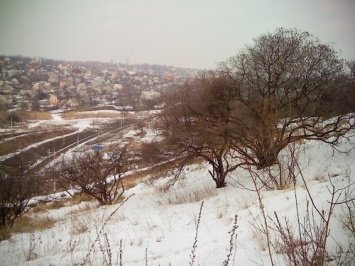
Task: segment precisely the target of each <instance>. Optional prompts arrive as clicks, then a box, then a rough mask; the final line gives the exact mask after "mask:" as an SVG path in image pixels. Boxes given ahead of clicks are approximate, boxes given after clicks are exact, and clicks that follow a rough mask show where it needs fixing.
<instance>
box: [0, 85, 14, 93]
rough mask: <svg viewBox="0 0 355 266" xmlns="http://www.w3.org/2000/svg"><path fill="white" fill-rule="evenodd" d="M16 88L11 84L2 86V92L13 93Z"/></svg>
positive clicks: (0, 89)
mask: <svg viewBox="0 0 355 266" xmlns="http://www.w3.org/2000/svg"><path fill="white" fill-rule="evenodd" d="M13 91H14V88H13V87H12V86H10V85H5V86H0V94H11V93H13Z"/></svg>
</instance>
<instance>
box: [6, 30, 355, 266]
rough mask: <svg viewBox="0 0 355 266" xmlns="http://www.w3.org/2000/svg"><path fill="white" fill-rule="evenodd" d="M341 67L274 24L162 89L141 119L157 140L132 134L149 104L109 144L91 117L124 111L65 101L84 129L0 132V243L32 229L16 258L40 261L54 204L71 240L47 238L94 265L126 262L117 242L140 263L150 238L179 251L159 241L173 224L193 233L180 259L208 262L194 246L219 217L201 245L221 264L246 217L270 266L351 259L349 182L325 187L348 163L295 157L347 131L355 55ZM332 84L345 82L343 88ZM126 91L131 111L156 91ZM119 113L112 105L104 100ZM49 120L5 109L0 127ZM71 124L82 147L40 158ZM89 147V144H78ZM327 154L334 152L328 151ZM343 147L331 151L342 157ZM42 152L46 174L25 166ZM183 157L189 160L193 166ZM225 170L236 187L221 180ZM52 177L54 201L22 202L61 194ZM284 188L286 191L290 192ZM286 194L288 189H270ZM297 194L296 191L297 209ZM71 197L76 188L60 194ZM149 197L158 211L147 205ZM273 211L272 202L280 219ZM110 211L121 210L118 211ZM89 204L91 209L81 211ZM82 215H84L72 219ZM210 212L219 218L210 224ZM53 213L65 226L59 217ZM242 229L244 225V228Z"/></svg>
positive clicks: (63, 140) (53, 224)
mask: <svg viewBox="0 0 355 266" xmlns="http://www.w3.org/2000/svg"><path fill="white" fill-rule="evenodd" d="M347 65H348V67H349V69H350V75H349V73H347V72H346V71H344V67H345V62H344V61H343V60H341V59H339V58H338V55H337V53H336V52H335V51H334V49H333V48H332V47H331V46H329V45H325V44H322V43H320V42H319V41H318V39H316V38H314V37H313V36H311V35H310V34H308V33H307V32H299V31H297V30H285V29H278V30H276V31H275V32H274V33H272V34H264V35H261V36H260V37H258V38H257V39H255V42H254V45H252V46H247V47H246V48H245V49H244V50H242V51H241V52H240V53H238V54H237V55H236V56H235V57H232V58H231V59H230V60H228V61H227V62H224V63H222V64H221V65H220V67H219V68H218V69H217V70H216V71H210V72H205V73H202V74H200V75H199V76H198V77H195V78H192V79H188V80H186V82H185V83H184V84H183V85H182V86H180V87H179V88H178V89H176V91H169V93H167V94H163V95H162V97H161V99H160V100H162V101H163V103H164V104H163V105H162V109H161V112H159V114H155V115H154V118H155V119H154V121H155V123H153V122H152V121H153V120H149V127H150V125H152V126H154V127H155V128H154V130H155V131H154V134H156V136H157V139H158V140H156V139H153V138H152V139H151V141H149V142H144V143H142V142H143V138H146V139H147V138H149V136H150V135H151V134H152V132H149V131H148V130H147V125H148V120H145V116H149V114H148V112H147V113H144V114H143V115H142V116H140V117H139V118H140V119H138V120H136V122H135V123H134V124H132V125H131V127H130V128H129V129H127V131H130V130H132V131H133V133H132V132H131V134H128V132H125V133H127V134H128V135H129V136H128V137H125V138H123V133H122V134H121V133H120V134H119V135H117V136H116V139H115V142H116V143H117V142H119V145H109V144H108V143H111V142H112V138H111V137H110V136H108V137H106V136H96V135H98V134H96V133H97V131H98V130H101V128H100V126H101V124H100V123H98V121H99V118H121V119H113V120H114V122H112V123H110V125H109V126H108V124H107V125H106V126H107V128H108V127H117V128H120V127H122V125H123V121H124V119H125V118H128V117H130V116H133V114H132V113H131V114H128V112H121V113H118V112H117V113H116V112H109V111H100V110H95V113H93V112H85V111H78V110H77V111H70V112H66V113H64V114H62V118H64V119H66V120H67V121H66V122H65V123H67V124H68V125H69V124H70V123H71V120H72V119H74V120H80V119H86V118H91V121H90V127H91V129H90V130H86V131H81V129H80V130H78V131H75V132H74V130H73V129H63V128H60V129H58V128H59V127H55V126H51V127H43V128H41V130H42V129H43V131H41V132H39V131H38V129H37V131H34V132H30V131H26V132H22V133H16V132H14V131H13V132H11V131H8V132H6V133H4V134H3V135H2V136H1V139H0V141H1V142H0V145H1V149H0V156H5V155H8V154H10V155H11V156H9V158H5V157H4V158H3V160H2V161H1V165H0V241H8V242H6V243H8V244H9V247H11V245H16V241H18V239H16V240H13V242H11V241H12V240H11V236H12V235H14V234H25V233H28V234H27V235H26V241H23V242H25V244H23V246H22V248H23V250H22V256H23V258H21V259H23V261H36V260H37V259H39V258H41V256H44V253H45V251H43V250H41V246H43V245H45V244H47V243H44V244H43V243H42V240H41V239H40V237H37V233H38V232H39V231H46V233H48V231H49V230H50V229H51V228H55V229H54V230H61V229H62V228H64V227H66V226H67V225H68V221H67V220H68V219H69V218H68V219H67V218H66V217H64V218H53V217H55V215H54V214H53V213H61V215H63V216H67V217H70V221H69V222H70V226H71V227H70V230H69V231H68V230H66V231H65V230H63V231H65V233H66V234H69V235H70V237H69V238H68V236H66V237H63V238H62V236H60V237H58V233H56V232H55V231H54V230H53V231H51V234H52V235H51V237H52V239H53V240H55V241H58V242H61V243H60V244H55V243H54V244H53V246H54V247H55V249H56V250H57V251H59V250H60V252H61V253H63V252H68V253H70V254H71V255H70V256H71V257H72V258H71V263H72V264H92V265H94V264H96V263H98V261H100V262H101V264H104V265H123V264H124V257H125V256H124V255H126V253H125V252H127V253H130V250H129V251H127V249H132V250H133V249H134V248H136V250H138V251H140V252H141V254H140V255H141V256H142V257H144V258H143V259H140V260H138V259H137V261H139V262H142V261H144V263H145V265H149V264H150V262H151V261H152V263H153V262H154V260H155V259H158V258H159V256H160V254H159V251H157V249H158V248H156V246H155V247H154V248H151V247H150V246H149V244H150V243H152V242H154V243H159V245H160V246H157V247H163V248H162V250H163V252H165V253H167V252H175V251H174V250H173V249H174V247H171V246H169V245H170V244H172V245H174V244H175V243H171V242H172V239H174V237H176V235H174V234H172V232H175V230H176V228H177V227H179V230H181V231H178V233H176V232H175V234H182V232H185V230H189V231H191V232H192V231H194V233H195V234H194V239H193V243H192V247H191V248H190V249H189V248H188V251H189V253H190V256H188V253H187V251H186V249H185V251H184V252H185V253H184V254H183V255H185V256H186V258H187V260H188V261H189V262H188V263H189V264H190V265H196V264H204V263H205V264H207V263H208V261H207V260H208V256H209V255H208V256H207V257H206V262H205V261H201V260H200V258H199V256H198V251H199V250H200V248H201V250H202V249H203V248H205V247H204V246H203V245H200V243H207V242H208V243H209V244H210V245H211V246H213V243H214V241H219V239H218V240H216V239H215V238H213V237H216V235H217V234H214V232H213V231H214V230H217V229H219V227H226V226H227V227H229V226H231V231H230V232H229V234H228V237H227V236H226V235H227V234H225V235H224V236H223V237H224V239H225V245H224V246H223V245H220V243H218V246H216V247H213V248H214V250H213V251H210V252H211V254H217V253H222V252H225V253H226V256H225V257H224V258H225V259H224V260H221V261H219V263H221V264H222V263H223V265H230V264H232V262H233V264H234V262H235V261H238V258H236V254H237V252H238V250H237V230H238V228H239V226H240V227H243V230H240V231H239V230H238V234H242V238H241V239H242V240H241V241H244V240H246V239H248V238H253V239H254V240H255V241H256V245H257V251H265V252H264V253H263V255H265V254H266V255H267V256H268V257H269V258H268V259H269V263H270V264H271V265H276V262H277V259H278V258H276V257H277V256H279V254H281V255H282V256H284V258H285V260H286V262H287V263H289V264H290V265H301V264H302V265H326V264H327V263H328V262H330V261H332V263H333V262H336V265H342V264H345V265H347V263H348V264H350V262H351V261H353V259H354V258H355V246H354V244H353V242H354V238H355V234H354V231H355V230H354V228H355V219H354V217H355V214H354V208H355V206H354V204H355V198H354V195H353V194H354V193H353V192H354V182H353V180H352V181H351V182H349V183H348V184H347V185H346V186H345V187H344V186H343V187H340V188H338V187H337V186H336V185H335V184H334V183H333V180H335V181H336V182H338V183H337V185H338V186H341V185H343V184H344V180H343V178H344V176H345V177H347V178H349V177H350V176H351V175H352V173H351V170H350V166H348V168H349V169H347V170H346V173H345V174H343V173H342V172H341V173H339V174H338V172H336V174H333V173H332V174H330V173H327V172H326V171H324V172H322V171H323V169H316V170H315V169H310V170H309V173H308V174H309V177H308V179H306V178H305V176H304V173H305V167H304V168H303V167H301V163H300V162H299V158H300V157H301V156H302V151H301V147H302V145H304V144H305V143H306V141H308V140H316V141H319V143H327V144H331V145H337V144H341V141H340V140H342V137H343V136H348V135H347V134H348V132H349V131H350V130H353V129H354V115H353V114H347V112H351V111H353V110H354V109H353V107H352V105H353V102H352V101H351V100H349V99H348V100H346V99H345V98H346V97H345V96H344V92H346V93H351V92H352V91H353V88H354V86H353V83H354V82H353V76H354V71H353V70H354V69H353V68H354V62H348V64H347ZM77 71H78V70H77ZM342 86H344V89H340V88H343V87H342ZM121 89H122V88H121ZM125 90H127V91H126V92H125V94H127V95H126V96H127V97H126V96H125V97H126V98H122V99H120V101H121V103H122V109H123V110H125V108H126V107H123V105H124V106H126V105H127V106H128V105H132V106H133V105H134V106H135V107H134V108H136V110H140V108H141V107H142V106H141V105H142V104H145V105H146V106H149V105H151V106H153V105H154V104H153V102H155V100H154V101H151V102H149V101H148V100H144V101H143V100H142V101H141V100H140V99H139V97H140V95H139V93H137V91H136V88H135V89H134V90H133V89H132V92H128V89H127V88H125ZM41 94H43V95H42V96H45V95H44V93H41ZM122 95H123V93H122ZM351 95H352V94H351ZM128 96H129V97H128ZM91 100H92V99H91ZM92 101H93V100H92ZM91 104H93V103H91ZM116 109H117V106H115V107H112V110H116ZM49 117H50V114H49V113H45V112H31V113H30V112H28V113H26V112H16V113H10V114H9V113H5V112H3V111H1V112H0V123H6V124H8V123H9V121H10V122H11V123H20V122H22V121H26V120H42V119H48V118H49ZM98 128H100V129H98ZM27 130H28V129H27ZM117 132H118V131H117ZM69 133H71V134H69ZM79 134H80V137H84V136H88V135H91V134H92V135H95V137H94V138H93V139H91V140H90V141H86V142H85V143H81V144H80V145H77V146H81V147H80V148H81V149H76V150H75V151H74V150H71V151H70V152H69V153H68V154H62V155H63V156H59V155H60V154H59V153H58V154H56V156H57V155H58V156H57V158H56V159H55V160H54V156H53V158H52V157H51V158H49V157H46V155H49V154H55V152H56V151H57V150H61V149H64V148H65V147H66V146H67V144H68V143H75V142H76V141H77V144H79V141H78V139H79ZM351 138H352V136H351V137H349V139H348V141H349V143H352V142H351V141H350V139H351ZM141 140H142V141H141ZM102 142H105V144H104V146H105V149H104V150H102V148H103V147H104V146H101V145H97V143H102ZM39 143H40V144H39ZM92 145H96V146H95V148H96V149H97V150H93V149H90V148H88V147H89V146H92ZM351 149H354V147H351ZM65 151H67V147H66V150H65ZM337 152H338V151H337V150H336V149H334V150H333V155H332V156H334V154H335V153H337ZM351 152H353V150H350V151H348V152H347V153H345V152H343V151H340V152H339V154H340V153H341V154H342V155H344V156H348V155H347V154H350V153H351ZM63 153H64V152H63ZM43 160H44V161H45V160H48V162H46V163H50V164H48V165H47V168H46V169H47V172H46V176H45V177H46V178H43V175H42V174H43V172H40V171H38V172H37V171H36V169H35V170H33V171H30V169H32V168H31V166H32V165H35V164H37V163H39V162H40V161H43ZM10 166H11V167H10ZM190 167H191V168H193V167H195V169H193V170H191V171H190ZM18 169H20V171H19V170H18ZM176 169H177V170H176ZM339 169H341V167H339ZM352 169H353V168H352ZM174 170H175V171H174ZM339 171H341V170H339ZM15 173H18V174H15ZM192 173H193V174H192ZM315 173H316V174H315ZM34 175H35V177H36V179H34V178H33V176H34ZM206 175H207V176H210V177H211V178H212V180H209V181H210V183H209V182H207V180H206V179H205V178H203V177H204V176H206ZM326 175H328V179H327V178H326ZM200 176H202V177H201V178H200ZM229 176H232V178H233V179H234V180H233V181H235V184H237V185H236V186H234V187H232V186H229V187H227V188H225V187H226V186H227V183H228V182H229V179H228V178H227V177H229ZM192 178H195V180H191V179H192ZM351 178H352V179H353V177H351ZM308 182H313V183H312V184H315V186H319V187H317V189H316V190H315V191H316V192H314V191H311V189H310V187H309V186H308ZM38 183H39V184H40V187H41V192H40V193H39V190H38V186H37V185H38ZM138 184H139V185H140V186H137V185H138ZM197 184H198V185H197ZM56 185H60V186H61V188H62V189H63V190H64V191H62V192H60V193H58V194H56V196H55V197H56V198H55V200H54V198H52V199H51V198H47V199H46V200H47V201H48V202H47V203H46V204H39V203H34V204H33V205H31V206H30V205H29V202H30V199H31V197H32V196H33V195H34V193H37V194H41V195H43V194H48V193H49V191H52V190H53V191H55V192H58V189H57V187H56ZM52 186H53V187H54V188H56V189H54V188H53V187H52ZM136 186H137V187H136ZM240 187H242V188H243V189H241V188H240ZM132 188H133V189H132ZM215 188H224V189H218V190H216V189H215ZM326 188H328V192H329V195H328V196H329V197H328V198H327V199H326V200H323V199H322V206H321V207H320V206H319V205H318V204H317V203H316V202H315V201H314V199H315V197H316V193H323V191H324V190H325V189H326ZM128 189H132V190H131V191H133V190H134V193H135V192H136V191H135V190H136V189H137V191H139V192H141V193H142V195H141V196H140V195H137V196H138V197H139V199H138V200H137V201H136V202H134V204H132V205H129V206H127V208H125V206H124V204H126V203H127V200H128V199H130V198H131V197H133V195H135V194H134V193H133V192H132V193H130V194H129V195H128V197H126V198H124V197H123V196H124V192H126V191H127V190H128ZM246 190H249V192H250V193H251V194H253V199H256V201H255V200H253V199H251V198H249V197H248V195H250V194H248V195H247V194H244V192H245V191H246ZM275 190H279V191H275ZM281 190H283V191H281ZM231 191H233V192H231ZM292 192H294V199H293V198H292V197H290V194H287V193H292ZM239 193H240V194H241V195H242V196H240V195H239ZM282 193H285V194H284V195H286V194H287V196H285V197H283V198H282V197H280V196H278V197H277V195H283V194H282ZM301 193H303V195H305V197H306V200H304V202H305V204H306V205H305V206H306V208H305V213H304V215H302V214H301V212H302V211H301V206H302V205H301V204H300V202H301V201H302V200H303V199H301V197H300V196H299V194H301ZM68 194H69V195H70V196H71V197H72V198H70V199H66V198H65V197H66V196H67V195H68ZM246 195H247V196H246ZM270 195H272V196H270ZM341 196H343V198H342V197H341ZM61 197H63V199H62V200H59V199H60V198H61ZM241 197H243V198H242V199H243V202H242V204H240V206H239V205H238V204H236V202H238V203H240V199H241ZM272 197H275V198H276V199H277V200H280V199H281V198H282V199H283V200H285V202H287V203H288V202H290V203H289V204H288V205H287V206H286V204H285V203H284V202H281V200H280V205H283V204H284V206H283V208H285V209H286V208H287V211H284V210H282V208H279V206H278V204H279V202H275V203H274V202H272V204H270V202H271V201H270V199H273V198H272ZM229 198H231V199H229ZM293 200H294V202H293ZM94 201H96V203H93V202H94ZM34 202H37V201H34ZM302 203H303V202H302ZM79 204H80V205H79ZM115 204H116V206H115ZM154 204H155V205H154ZM140 205H142V206H143V207H140ZM150 205H152V206H155V208H156V209H157V210H154V214H151V212H152V209H149V207H150ZM197 205H199V206H200V209H199V213H198V215H196V213H195V212H194V213H190V210H191V208H190V207H191V206H195V207H196V206H197ZM290 206H292V207H291V208H290ZM338 206H339V208H340V209H341V210H342V211H343V213H342V215H341V216H339V215H338V213H337V212H336V207H338ZM30 207H31V208H32V210H31V211H29V209H30ZM327 207H328V208H327ZM173 208H174V210H173V211H172V210H171V209H173ZM272 208H279V209H280V212H282V213H283V214H285V217H281V215H280V214H279V212H277V211H273V210H271V209H272ZM119 209H124V210H123V211H122V213H119V212H118V210H119ZM289 209H292V210H290V211H289ZM155 211H156V212H155ZM202 211H203V214H202ZM237 211H238V215H239V212H242V215H240V216H239V220H237V215H235V213H236V212H237ZM292 211H294V213H292ZM91 212H95V215H96V216H97V217H98V218H96V217H95V218H94V219H93V217H94V216H93V215H92V216H89V215H90V213H91ZM107 213H108V214H107ZM272 213H273V214H274V215H273V217H271V216H272ZM84 215H88V216H85V218H82V217H84ZM205 216H206V218H205ZM211 217H213V218H216V220H213V222H211V221H210V220H211ZM222 218H223V219H222ZM90 219H93V220H95V221H94V222H92V221H88V220H90ZM248 219H249V220H248ZM334 219H339V224H341V227H342V233H344V232H345V233H344V234H345V235H346V236H347V237H348V240H347V242H346V241H345V242H343V243H338V242H337V241H338V239H337V238H336V237H334V235H332V234H331V231H330V229H331V222H333V221H334ZM222 220H223V221H222ZM58 221H61V222H63V223H62V224H60V225H58V224H59V223H58ZM237 222H238V223H239V222H240V225H239V224H237ZM248 222H249V223H248ZM121 226H122V228H121ZM248 226H249V227H248ZM117 227H119V228H118V229H117ZM160 227H161V228H160ZM250 227H251V228H252V230H247V229H248V228H250ZM244 229H246V230H244ZM138 231H142V232H138ZM176 231H177V230H176ZM206 231H207V232H208V234H211V236H210V235H208V240H206V239H204V238H205V236H203V237H201V236H200V234H205V232H206ZM343 231H344V232H343ZM191 232H189V233H190V235H191V234H192V233H191ZM221 232H222V230H220V232H219V233H220V234H222V233H221ZM239 232H240V233H239ZM116 233H117V235H115V234H116ZM56 234H57V235H56ZM59 234H61V232H60V233H59ZM210 237H211V239H209V238H210ZM218 237H220V236H218ZM81 238H83V239H81ZM84 238H85V239H84ZM227 238H228V239H227ZM333 238H334V239H333ZM64 239H65V240H64ZM238 239H239V236H238ZM79 240H80V241H81V240H83V243H80V241H79ZM62 241H63V242H62ZM329 241H333V242H334V243H333V246H336V248H337V249H336V252H333V253H332V252H330V249H329V248H328V247H327V243H329ZM64 242H65V243H64ZM14 243H15V244H14ZM240 244H242V245H243V242H241V243H240V242H238V247H239V245H240ZM170 250H172V251H170ZM58 253H59V252H58ZM79 253H80V254H84V257H83V258H82V257H80V255H78V254H79ZM180 253H181V252H180V251H179V255H180ZM138 255H139V254H136V256H138ZM181 257H183V256H181ZM263 259H265V257H263ZM80 260H81V261H80ZM150 260H151V261H150ZM19 261H20V259H19ZM79 261H80V262H79ZM137 261H134V262H137ZM185 261H186V259H185ZM33 263H35V262H33ZM159 263H160V262H159ZM169 263H170V262H169Z"/></svg>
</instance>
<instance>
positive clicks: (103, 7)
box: [0, 0, 355, 69]
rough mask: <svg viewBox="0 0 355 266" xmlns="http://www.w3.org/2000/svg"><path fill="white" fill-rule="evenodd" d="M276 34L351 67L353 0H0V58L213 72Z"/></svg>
mask: <svg viewBox="0 0 355 266" xmlns="http://www.w3.org/2000/svg"><path fill="white" fill-rule="evenodd" d="M277 27H284V28H297V29H299V30H302V31H308V32H309V33H311V34H313V35H314V36H316V37H318V38H319V39H320V41H321V42H323V43H330V44H333V46H334V48H335V49H336V50H337V51H342V53H341V57H342V58H345V59H355V0H213V1H212V0H127V1H126V0H100V1H99V0H97V1H91V0H75V1H74V0H56V1H54V0H8V1H7V0H0V36H1V37H0V54H5V55H15V54H22V55H24V56H42V57H46V58H53V59H65V60H100V61H108V60H113V61H114V62H122V63H124V62H126V58H127V57H129V56H130V55H132V56H133V57H134V61H135V62H136V63H139V64H140V63H149V64H163V65H173V66H178V67H191V68H200V69H213V68H215V67H216V66H217V63H219V62H221V61H224V60H226V59H227V58H228V57H230V56H233V55H235V54H237V53H238V51H239V50H240V49H241V48H243V47H245V45H248V44H252V43H253V38H255V37H258V36H259V35H260V34H263V33H267V32H273V31H274V30H275V29H276V28H277Z"/></svg>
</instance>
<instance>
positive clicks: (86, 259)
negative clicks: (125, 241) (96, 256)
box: [84, 194, 134, 265]
mask: <svg viewBox="0 0 355 266" xmlns="http://www.w3.org/2000/svg"><path fill="white" fill-rule="evenodd" d="M132 196H134V194H132V195H130V196H128V197H127V198H126V199H124V200H123V201H122V202H121V203H120V204H119V205H118V207H117V208H116V209H115V210H114V211H113V212H112V213H111V214H110V215H109V216H108V217H107V218H106V219H105V220H104V222H103V224H102V226H101V228H100V230H99V231H98V232H97V233H96V238H95V240H94V242H93V243H92V244H91V246H90V249H89V252H88V253H87V254H86V257H85V260H84V264H85V263H87V262H88V261H89V260H90V255H91V252H92V250H93V249H94V247H95V245H96V243H97V242H99V241H100V236H101V234H102V233H104V230H105V226H106V224H107V223H108V221H109V220H111V218H112V217H113V215H114V214H115V213H116V212H117V211H118V210H119V209H120V208H121V207H122V206H123V205H124V204H125V203H126V202H127V201H128V200H129V199H130V198H131V197H132ZM107 241H108V239H107ZM99 244H100V243H99ZM106 244H108V243H106ZM108 247H110V246H109V244H108ZM109 250H110V251H109V252H108V254H111V255H112V253H111V249H109ZM121 250H122V246H121V242H120V259H122V254H121V253H122V252H121ZM120 265H122V260H121V262H120Z"/></svg>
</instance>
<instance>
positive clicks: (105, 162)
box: [49, 148, 129, 205]
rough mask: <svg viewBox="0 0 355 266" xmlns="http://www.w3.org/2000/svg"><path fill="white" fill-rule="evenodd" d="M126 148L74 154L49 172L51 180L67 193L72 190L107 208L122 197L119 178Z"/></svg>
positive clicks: (124, 168)
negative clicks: (74, 189) (88, 196)
mask: <svg viewBox="0 0 355 266" xmlns="http://www.w3.org/2000/svg"><path fill="white" fill-rule="evenodd" d="M128 154H129V153H128V152H127V149H126V148H123V149H120V148H112V149H110V150H106V151H86V152H84V153H83V154H81V153H74V154H73V157H72V158H71V159H66V158H62V160H61V161H60V162H59V163H58V165H57V166H55V167H52V168H51V169H49V171H50V172H51V174H52V176H53V177H54V179H55V180H56V181H57V182H58V183H59V184H60V185H61V186H63V187H64V188H65V189H66V191H67V192H68V193H69V194H71V195H72V196H73V194H72V193H70V189H71V188H72V187H75V188H78V189H79V191H80V192H82V193H85V194H87V195H90V196H92V197H93V198H95V199H96V200H97V201H98V202H99V203H100V204H101V205H111V204H113V203H114V202H115V201H117V200H118V199H119V198H120V197H121V196H122V195H123V193H124V186H123V183H122V175H123V174H124V173H125V171H126V170H127V168H128V165H129V156H128Z"/></svg>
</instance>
